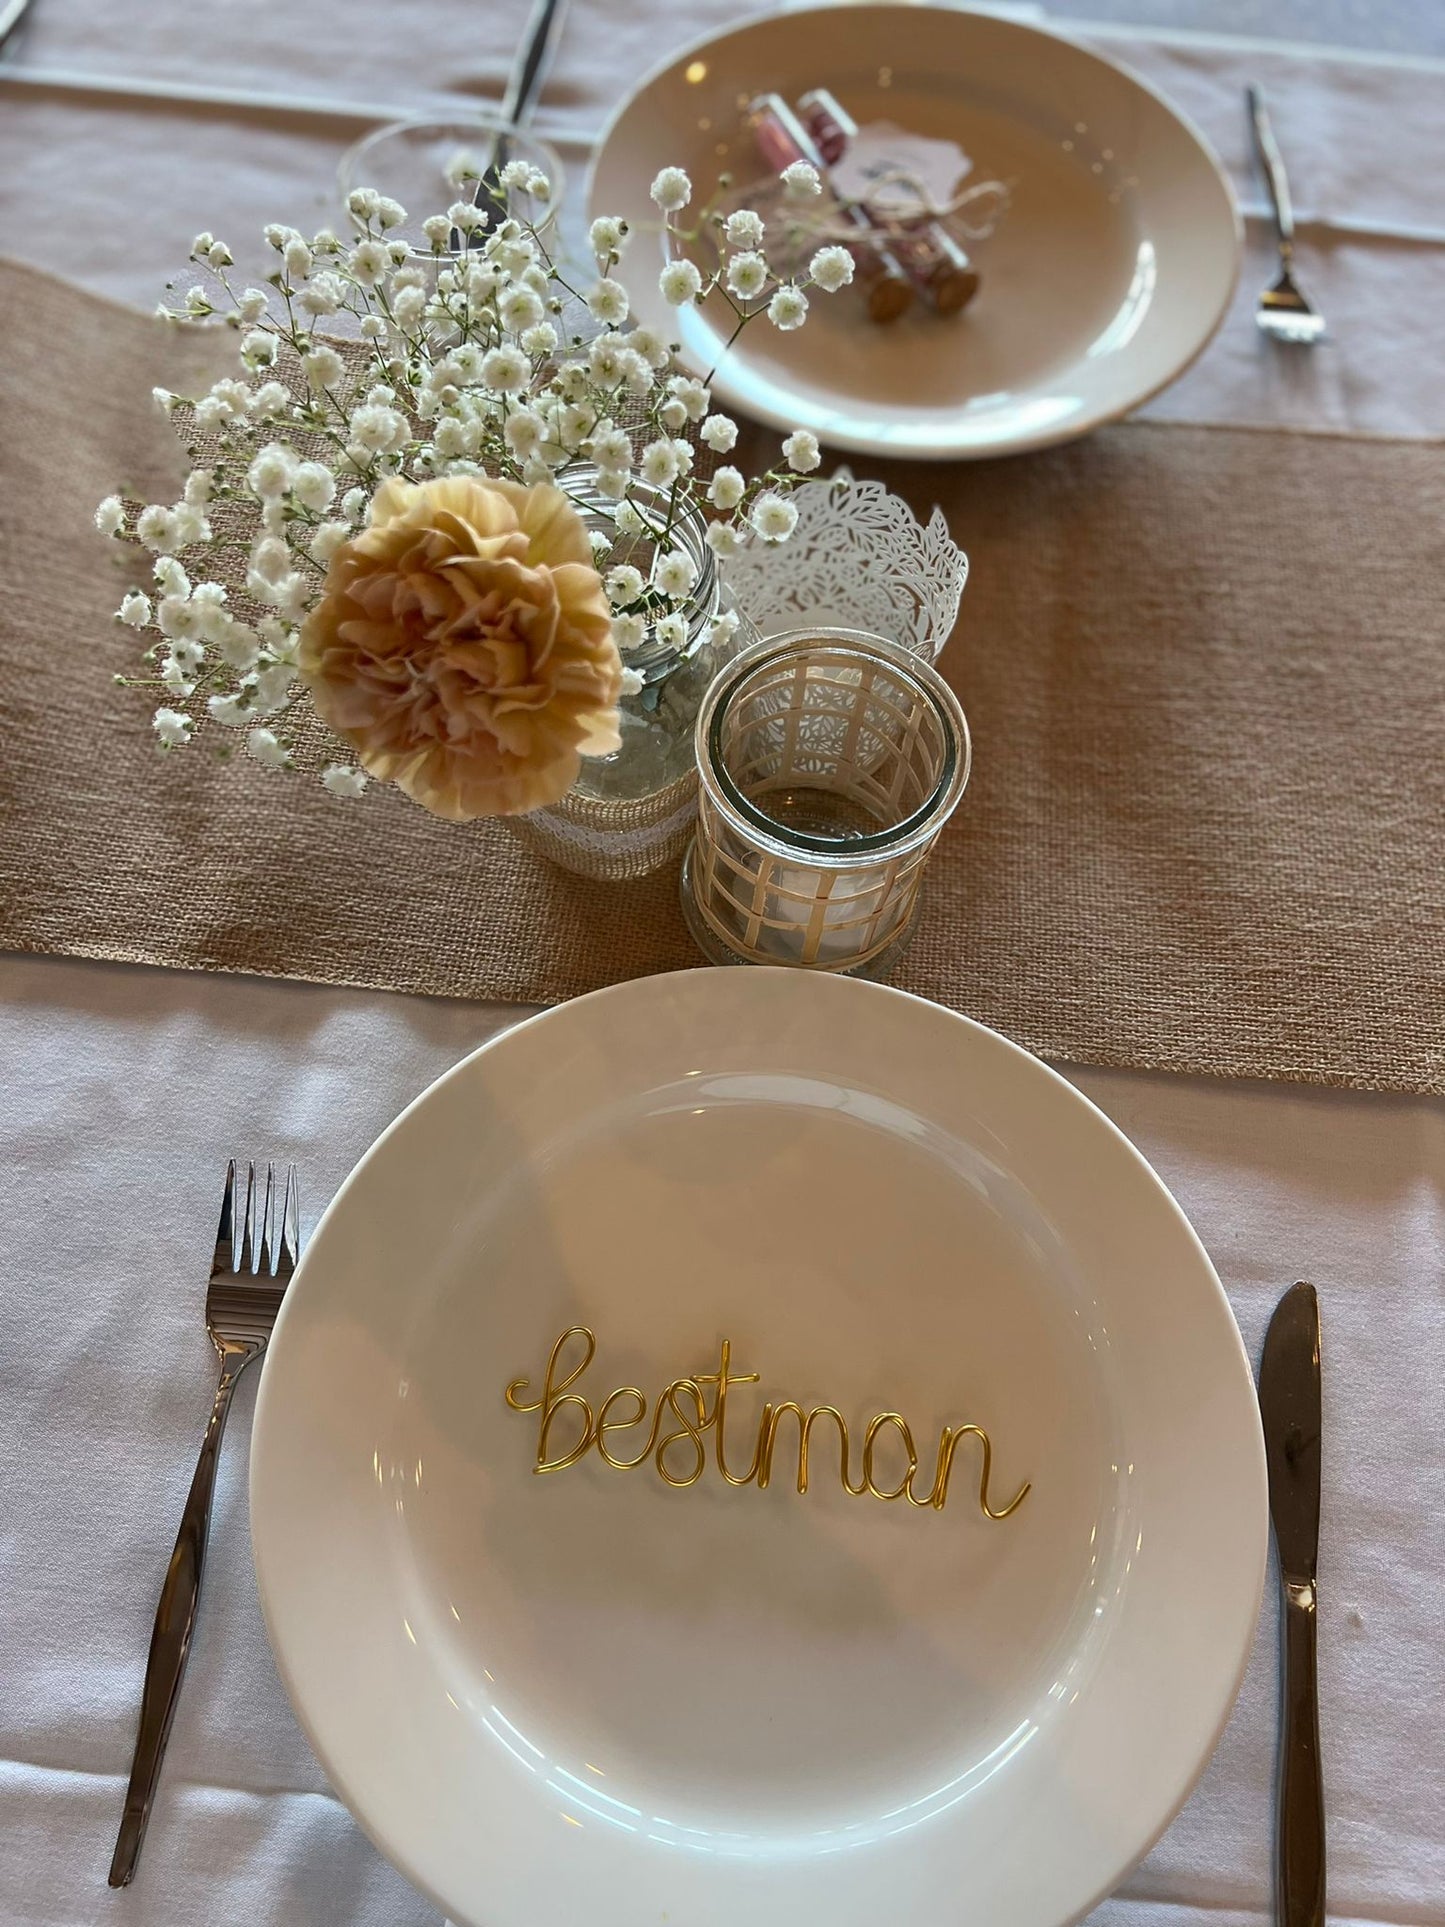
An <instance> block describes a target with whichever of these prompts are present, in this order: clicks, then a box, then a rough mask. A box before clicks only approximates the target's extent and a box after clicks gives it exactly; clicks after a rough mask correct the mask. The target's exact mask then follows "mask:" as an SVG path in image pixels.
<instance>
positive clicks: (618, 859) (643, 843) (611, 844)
mask: <svg viewBox="0 0 1445 1927" xmlns="http://www.w3.org/2000/svg"><path fill="white" fill-rule="evenodd" d="M697 789H698V783H697V771H696V770H695V769H692V770H688V771H687V772H686V773H685V774H684V775H682V776H679V777H677V778H676V779H675V780H674V781H673V782H671V783H669V784H668V785H667V786H666V788H665V789H660V790H654V791H653V792H652V793H651V795H649V796H640V797H629V798H626V799H616V798H608V797H598V796H585V795H583V794H582V793H581V792H580V791H578V790H576V789H572V790H569V791H568V792H567V794H566V795H565V796H564V797H563V798H562V800H561V802H560V803H554V804H552V805H551V807H550V808H548V809H544V810H532V811H530V812H529V813H528V814H527V815H526V816H508V817H504V818H503V819H502V821H503V822H505V823H506V825H507V828H508V829H509V830H510V831H511V832H512V835H513V836H514V837H515V838H516V840H517V841H518V842H519V843H520V844H521V845H522V846H523V847H524V848H525V849H528V850H534V851H535V852H536V853H537V855H538V856H544V857H546V858H547V860H548V861H549V862H551V863H556V864H560V866H561V867H562V868H563V869H564V870H571V871H573V872H574V873H575V874H576V875H577V876H584V877H591V878H593V879H594V881H596V882H599V883H631V882H635V881H636V880H637V879H638V878H640V877H645V876H651V874H652V873H653V871H654V870H661V869H664V868H665V867H666V866H667V865H668V864H669V863H675V862H676V861H677V860H678V858H679V857H680V856H681V855H682V853H683V851H684V850H685V849H686V848H687V845H688V840H689V838H690V837H691V836H692V831H693V824H694V823H695V821H696V819H697Z"/></svg>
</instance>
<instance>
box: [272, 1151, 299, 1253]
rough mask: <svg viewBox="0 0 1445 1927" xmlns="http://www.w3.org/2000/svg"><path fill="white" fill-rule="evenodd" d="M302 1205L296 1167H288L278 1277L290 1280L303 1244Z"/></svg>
mask: <svg viewBox="0 0 1445 1927" xmlns="http://www.w3.org/2000/svg"><path fill="white" fill-rule="evenodd" d="M299 1216H300V1204H299V1201H298V1199H297V1194H296V1166H295V1165H294V1164H290V1165H288V1166H287V1167H286V1195H285V1197H284V1198H283V1199H282V1202H281V1239H280V1244H281V1248H280V1250H279V1251H278V1253H277V1254H276V1256H277V1262H276V1275H277V1276H278V1277H279V1278H289V1277H290V1276H291V1274H292V1272H293V1271H294V1270H295V1269H296V1253H297V1249H298V1247H299V1246H300V1243H301V1234H300V1230H299V1228H298V1219H299Z"/></svg>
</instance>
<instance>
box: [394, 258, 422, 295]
mask: <svg viewBox="0 0 1445 1927" xmlns="http://www.w3.org/2000/svg"><path fill="white" fill-rule="evenodd" d="M427 285H428V284H427V277H426V272H425V270H424V269H422V268H419V267H418V266H417V265H416V263H415V261H412V260H408V261H407V264H406V266H405V267H404V268H398V269H397V271H396V273H395V274H394V275H393V276H392V277H391V291H392V293H393V294H400V293H401V291H402V289H403V288H425V287H426V286H427Z"/></svg>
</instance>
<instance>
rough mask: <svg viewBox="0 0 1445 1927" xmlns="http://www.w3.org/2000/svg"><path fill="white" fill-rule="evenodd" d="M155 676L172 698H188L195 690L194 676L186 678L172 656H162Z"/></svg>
mask: <svg viewBox="0 0 1445 1927" xmlns="http://www.w3.org/2000/svg"><path fill="white" fill-rule="evenodd" d="M157 674H158V675H159V676H160V679H161V681H162V682H163V683H164V684H165V686H166V688H167V689H168V690H169V691H170V692H171V694H172V695H173V696H189V695H190V694H191V693H192V691H193V690H194V689H195V686H196V682H195V678H194V676H188V675H187V674H186V672H185V669H184V668H183V667H182V666H181V664H180V663H179V662H177V661H176V658H175V656H174V654H172V655H169V656H163V657H162V658H161V661H160V663H159V664H158V665H157Z"/></svg>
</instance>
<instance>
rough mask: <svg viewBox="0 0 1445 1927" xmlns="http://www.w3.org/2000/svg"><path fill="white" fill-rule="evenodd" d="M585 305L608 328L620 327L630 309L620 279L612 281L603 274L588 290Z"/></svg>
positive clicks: (625, 291)
mask: <svg viewBox="0 0 1445 1927" xmlns="http://www.w3.org/2000/svg"><path fill="white" fill-rule="evenodd" d="M587 306H588V307H589V308H590V309H591V310H592V312H593V314H594V315H596V317H597V319H598V320H599V321H600V322H602V324H603V325H604V327H608V328H620V327H621V326H622V324H623V322H624V321H625V320H626V319H627V316H628V314H629V312H630V309H631V304H630V303H629V301H628V299H627V290H626V288H624V287H623V285H622V283H621V282H620V281H614V280H612V278H611V277H610V276H608V275H603V277H602V279H601V280H600V281H598V282H596V283H595V284H594V285H593V287H591V288H590V289H589V290H588V294H587Z"/></svg>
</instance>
